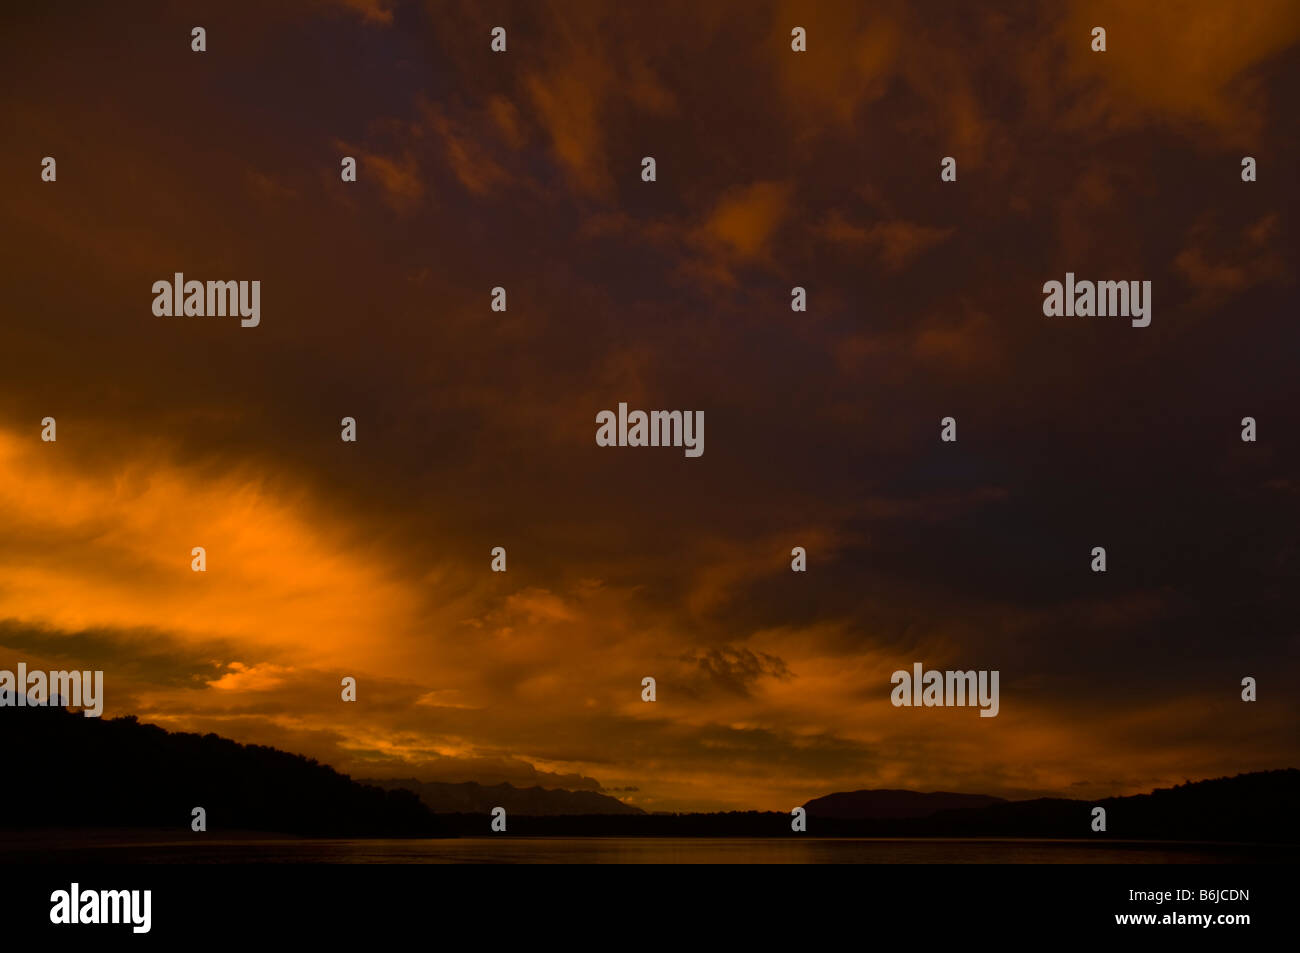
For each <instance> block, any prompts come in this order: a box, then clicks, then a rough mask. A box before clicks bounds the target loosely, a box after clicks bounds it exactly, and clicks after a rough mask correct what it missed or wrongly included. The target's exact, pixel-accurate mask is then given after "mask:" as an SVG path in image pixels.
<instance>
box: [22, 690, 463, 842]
mask: <svg viewBox="0 0 1300 953" xmlns="http://www.w3.org/2000/svg"><path fill="white" fill-rule="evenodd" d="M0 751H3V752H4V756H5V759H6V763H7V764H8V765H10V768H11V770H10V771H9V772H8V776H7V778H6V780H5V783H4V784H3V785H0V827H6V828H32V827H154V828H175V829H177V830H182V831H188V830H190V823H191V810H192V809H193V808H195V807H202V808H204V810H205V811H206V812H207V829H208V831H209V832H217V831H223V830H257V831H279V832H284V833H288V834H305V835H333V836H354V837H361V836H367V837H384V836H405V837H415V836H428V835H433V834H436V833H437V832H438V831H439V826H438V823H437V821H436V820H435V819H434V816H433V813H432V812H431V811H430V810H429V809H428V808H427V807H425V806H424V805H423V804H422V803H420V799H419V798H418V797H417V796H416V795H414V794H412V793H411V792H409V791H400V790H396V791H384V790H381V789H379V788H375V787H367V786H365V785H361V784H357V783H356V782H354V781H352V780H351V779H349V778H348V777H347V776H346V775H342V774H339V773H338V772H337V771H335V770H334V769H333V768H330V767H328V766H327V765H323V764H320V763H318V762H316V761H313V760H311V759H310V758H304V757H302V756H301V755H296V754H289V753H288V752H284V751H279V750H277V749H275V748H268V747H263V746H261V745H242V744H239V743H238V742H235V741H231V740H229V739H227V738H222V737H219V736H218V735H215V734H206V735H198V734H189V733H185V732H170V731H166V730H164V729H162V728H159V727H158V726H156V725H148V724H141V723H140V722H139V721H138V720H137V719H136V718H135V717H134V716H128V717H125V718H113V719H102V720H101V719H98V718H86V717H84V716H82V715H81V714H79V713H78V714H74V713H71V712H68V711H66V710H64V709H62V708H0ZM194 836H195V837H200V836H202V835H201V834H198V833H196V834H195V835H194Z"/></svg>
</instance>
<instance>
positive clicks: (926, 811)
mask: <svg viewBox="0 0 1300 953" xmlns="http://www.w3.org/2000/svg"><path fill="white" fill-rule="evenodd" d="M1002 802H1003V799H1002V798H1000V797H993V796H991V795H988V794H949V793H948V792H946V791H934V792H932V793H929V794H922V793H920V792H919V791H902V790H894V789H889V788H882V789H879V790H869V791H845V792H841V793H838V794H828V795H826V796H825V797H818V798H813V799H812V800H811V801H809V802H808V803H807V804H805V805H804V810H805V811H807V812H808V816H809V817H833V818H842V819H850V820H851V819H859V818H903V817H929V816H930V815H932V814H937V813H939V812H940V811H946V810H954V809H958V808H979V807H988V806H989V805H991V804H998V803H1002Z"/></svg>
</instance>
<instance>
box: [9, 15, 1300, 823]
mask: <svg viewBox="0 0 1300 953" xmlns="http://www.w3.org/2000/svg"><path fill="white" fill-rule="evenodd" d="M5 18H6V21H7V22H6V26H5V29H4V30H2V31H0V63H3V64H4V65H3V67H0V71H3V74H4V76H5V79H6V82H5V83H4V84H3V85H0V109H3V111H4V114H5V115H6V117H7V118H8V122H7V126H6V134H7V140H8V141H10V142H12V143H13V148H11V149H7V150H5V152H4V154H3V155H0V175H2V176H3V178H4V181H5V182H6V184H7V187H6V189H4V190H3V191H0V222H2V223H3V225H4V235H5V256H6V269H5V274H6V279H5V282H4V289H5V297H4V306H3V307H4V317H3V321H0V367H2V368H3V371H4V373H3V374H2V375H0V668H3V667H6V666H11V665H12V663H14V662H16V661H17V660H20V659H22V660H26V661H28V662H29V663H30V664H41V665H55V663H58V664H57V665H56V666H55V667H78V668H102V669H104V670H105V672H106V679H105V691H106V708H105V714H106V715H110V716H111V715H120V714H135V715H138V716H140V717H141V718H142V719H144V720H148V721H154V722H157V723H159V724H162V725H165V726H167V727H169V728H184V729H189V730H199V731H216V732H219V733H221V734H225V735H228V736H230V737H234V738H236V739H238V740H241V741H246V742H259V743H264V744H274V745H277V746H280V747H283V748H286V749H289V750H292V751H297V752H302V753H304V754H307V755H310V756H313V757H316V758H319V759H321V760H323V761H326V762H328V763H330V764H333V765H335V766H336V767H338V768H340V769H341V770H344V771H347V772H350V773H353V774H356V775H360V776H366V775H371V776H406V777H410V776H416V777H421V778H429V779H441V780H478V781H482V782H485V783H496V782H498V781H511V782H513V783H518V784H535V783H541V784H546V785H548V786H557V787H558V786H568V787H575V788H581V789H584V790H600V789H604V790H609V791H616V792H618V794H619V796H622V797H624V798H626V799H627V800H628V801H630V802H632V803H635V804H638V805H640V806H642V807H645V808H647V809H651V810H659V809H665V810H675V809H685V808H715V807H717V808H728V809H730V808H765V809H766V808H774V809H781V810H788V809H789V808H790V807H792V806H793V805H795V804H798V803H802V802H803V801H805V800H807V799H808V798H810V797H813V796H817V795H820V794H824V793H827V792H829V791H832V790H844V789H852V788H858V787H870V786H879V787H911V788H918V789H924V790H934V789H945V790H969V791H983V792H987V793H992V794H1026V793H1034V794H1037V793H1055V794H1068V793H1071V792H1074V793H1075V794H1078V793H1079V792H1084V793H1086V794H1087V795H1089V796H1091V795H1098V796H1100V795H1110V794H1119V793H1129V792H1133V791H1137V790H1143V789H1149V788H1150V787H1151V786H1153V784H1167V783H1171V782H1178V781H1182V780H1184V779H1185V778H1199V777H1205V776H1217V775H1222V774H1230V773H1235V772H1237V771H1247V770H1254V769H1263V768H1274V767H1282V766H1287V765H1293V764H1294V758H1295V744H1294V742H1295V734H1294V724H1295V721H1296V719H1297V717H1298V716H1300V706H1298V704H1297V701H1296V695H1295V693H1294V692H1293V691H1291V690H1290V688H1289V686H1291V685H1293V684H1294V683H1295V681H1296V679H1297V678H1300V667H1298V664H1297V658H1300V655H1298V654H1297V652H1296V648H1297V643H1296V635H1295V628H1294V611H1293V603H1294V598H1293V596H1294V592H1295V589H1296V585H1297V583H1298V582H1300V579H1298V578H1297V577H1300V560H1298V557H1297V550H1296V545H1295V541H1294V528H1295V526H1297V525H1300V493H1297V492H1295V487H1296V485H1297V482H1298V481H1297V476H1296V474H1297V467H1300V453H1298V452H1297V444H1296V441H1295V439H1294V435H1295V434H1296V433H1297V432H1300V400H1297V397H1300V393H1298V391H1297V385H1296V373H1295V366H1294V365H1295V353H1296V344H1297V343H1300V342H1297V337H1296V330H1295V320H1294V315H1295V313H1296V307H1295V304H1296V302H1295V292H1296V284H1295V280H1294V274H1295V266H1294V263H1295V261H1296V260H1297V251H1298V249H1297V244H1298V243H1297V239H1296V226H1295V221H1294V216H1293V215H1292V214H1291V210H1292V209H1294V208H1296V207H1300V202H1298V201H1297V199H1298V197H1300V196H1297V190H1298V189H1300V185H1298V184H1297V182H1296V179H1295V176H1294V174H1292V170H1293V169H1294V165H1295V162H1294V156H1295V155H1296V152H1297V148H1298V147H1300V128H1298V127H1297V125H1296V123H1294V121H1292V120H1291V117H1290V114H1289V112H1288V110H1289V105H1290V104H1289V99H1288V96H1289V94H1290V93H1291V91H1292V90H1293V89H1294V88H1295V87H1296V84H1297V81H1298V73H1300V51H1298V49H1297V40H1298V39H1300V26H1298V22H1300V16H1298V15H1297V8H1296V6H1295V4H1293V3H1283V2H1276V3H1275V2H1271V0H1270V2H1260V3H1252V4H1249V5H1245V6H1241V5H1238V6H1233V5H1230V4H1229V5H1225V4H1222V3H1199V2H1198V3H1190V2H1189V3H1180V4H1172V5H1141V4H1132V3H1120V2H1116V3H1103V4H1095V3H1089V4H1083V3H1080V4H1070V5H1054V4H1044V5H1035V6H1030V5H1019V4H1010V5H1006V6H1005V8H1004V9H1001V10H996V9H992V8H986V7H985V6H982V5H967V6H964V7H962V8H961V9H960V10H955V11H953V12H952V13H951V14H950V15H945V16H942V17H939V16H934V15H933V14H932V13H930V12H929V11H927V10H925V9H923V8H920V7H918V6H917V5H915V4H904V3H902V2H886V3H872V4H864V3H859V2H852V0H844V2H825V3H815V4H809V3H802V2H801V3H793V2H791V3H759V4H757V5H756V4H753V3H748V4H742V3H738V2H736V3H719V4H700V3H696V2H685V0H682V2H677V0H670V2H667V3H663V4H650V5H636V4H613V3H594V2H591V3H589V2H576V0H575V2H555V3H536V2H531V0H528V2H523V0H521V2H515V3H505V4H497V5H493V6H492V7H491V8H490V9H488V8H485V7H484V6H483V5H482V4H478V3H473V2H469V0H465V2H458V3H444V2H429V3H415V2H398V0H393V2H387V0H320V2H316V0H311V2H307V0H304V2H301V3H297V4H293V5H285V6H282V7H281V6H277V7H276V8H275V9H274V10H265V11H263V10H253V9H252V8H243V7H238V6H231V5H226V4H211V5H208V6H207V7H200V8H199V9H191V8H189V7H186V8H185V10H184V16H183V17H182V16H181V10H180V8H178V7H176V6H175V5H174V4H157V5H155V6H153V7H151V8H149V9H142V10H140V11H138V12H137V13H135V14H133V20H132V26H131V27H130V29H129V31H127V32H124V29H125V28H124V26H123V24H122V23H121V22H120V19H121V18H120V16H117V15H116V14H114V13H113V11H111V10H103V11H94V10H84V11H71V10H68V9H66V8H63V7H55V8H50V9H48V10H46V9H45V8H42V9H41V11H40V12H39V13H35V12H32V11H30V10H27V9H25V8H22V7H21V6H15V7H14V9H12V10H8V11H6V13H5ZM194 23H205V24H206V25H207V26H208V29H209V39H208V52H206V53H203V54H198V53H192V52H191V51H190V49H189V42H188V36H189V33H188V31H189V28H190V27H191V26H192V25H193V24H194ZM497 25H503V26H505V27H506V28H507V30H508V32H509V50H508V52H506V53H502V54H497V53H493V52H492V51H491V50H490V47H489V42H490V32H489V31H490V30H491V28H492V27H493V26H497ZM1097 25H1102V26H1105V27H1106V28H1107V30H1108V47H1107V52H1106V53H1104V54H1095V53H1093V52H1092V51H1091V50H1090V31H1091V29H1092V27H1093V26H1097ZM794 26H803V27H805V28H806V29H807V31H808V52H807V53H802V54H796V53H793V52H791V50H790V30H791V29H792V28H793V27H794ZM128 34H129V35H128ZM125 49H129V50H130V54H131V55H130V56H124V55H123V54H122V51H123V50H125ZM70 51H75V53H76V55H75V56H74V55H70ZM52 59H57V60H58V62H59V64H60V65H59V69H58V70H55V71H51V70H50V69H49V68H48V64H49V63H50V62H51V61H52ZM46 155H49V156H54V157H56V158H57V161H58V179H57V182H54V183H48V182H42V181H41V180H40V176H39V173H40V165H39V164H40V159H41V158H42V157H43V156H46ZM345 155H351V156H354V157H355V158H356V159H357V167H358V181H357V182H355V183H345V182H342V181H341V180H340V176H339V172H340V161H341V159H342V157H343V156H345ZM1246 155H1250V156H1253V157H1255V158H1256V159H1257V160H1258V164H1259V180H1258V181H1257V182H1255V183H1244V182H1242V181H1241V178H1240V169H1241V159H1242V157H1243V156H1246ZM645 156H653V157H655V159H656V162H657V172H658V176H657V180H656V181H655V182H644V181H642V179H641V174H640V173H641V161H642V158H643V157H645ZM945 156H952V157H954V158H955V159H956V163H957V181H956V182H943V181H941V180H940V177H939V172H940V162H941V160H942V158H943V157H945ZM176 272H184V273H185V275H186V276H187V277H192V278H194V279H197V280H235V279H256V280H259V281H261V283H262V284H261V288H262V322H261V324H260V326H259V327H257V328H252V329H245V328H241V327H240V326H239V323H238V320H237V319H226V318H217V317H210V318H199V317H189V318H183V317H182V318H164V317H157V316H155V315H153V313H152V311H151V308H150V303H151V300H152V298H151V294H150V288H151V286H152V283H153V282H155V281H157V280H159V279H166V280H170V279H171V277H172V276H173V274H174V273H176ZM1066 272H1075V273H1077V274H1078V275H1079V277H1081V278H1086V279H1116V280H1138V279H1142V280H1150V281H1152V283H1153V289H1154V290H1153V301H1154V315H1153V321H1152V324H1151V326H1150V327H1149V328H1144V329H1137V328H1132V327H1130V326H1129V324H1128V322H1127V321H1125V320H1118V319H1117V320H1111V319H1086V318H1079V319H1070V318H1045V317H1044V316H1043V313H1042V287H1043V283H1044V282H1046V281H1049V280H1058V281H1059V280H1062V279H1063V277H1064V275H1065V274H1066ZM794 286H800V287H803V288H805V289H806V291H807V296H808V297H807V300H808V310H807V311H805V312H793V311H791V307H790V302H791V289H792V288H793V287H794ZM495 287H502V288H505V289H506V291H507V294H508V308H507V310H506V311H504V312H500V311H493V310H491V309H490V301H491V292H492V289H493V288H495ZM619 402H628V403H629V405H630V406H632V407H643V408H668V409H688V408H689V409H701V410H703V411H704V412H705V416H706V421H707V427H706V436H707V441H706V451H705V453H704V455H703V456H702V457H700V458H698V459H689V458H685V457H684V456H683V455H682V453H681V451H680V450H674V451H660V450H658V449H652V448H644V449H642V448H624V449H611V448H602V447H598V446H596V445H595V442H594V436H595V430H596V427H595V417H596V414H597V413H598V412H599V411H601V410H604V409H609V408H615V407H617V405H618V403H619ZM46 416H53V417H55V418H56V419H57V422H58V440H57V441H56V442H44V441H42V440H41V439H40V433H41V423H40V422H41V420H42V418H44V417H46ZM345 416H350V417H353V418H355V419H356V421H357V428H358V431H357V432H358V439H357V442H356V443H344V442H343V441H341V440H340V426H341V425H340V421H341V419H342V418H343V417H345ZM946 416H953V417H955V418H956V419H957V424H958V434H959V439H958V441H957V442H956V443H952V444H949V443H941V442H940V440H939V427H940V424H939V422H940V420H941V419H942V418H944V417H946ZM1245 416H1252V417H1254V418H1256V420H1257V421H1258V425H1259V440H1258V441H1257V442H1256V443H1243V442H1242V441H1241V440H1240V438H1239V434H1240V427H1241V423H1240V421H1241V419H1242V418H1243V417H1245ZM1098 545H1102V546H1105V547H1106V548H1107V551H1108V556H1109V567H1108V571H1107V572H1106V573H1105V574H1099V573H1092V572H1090V571H1089V568H1088V566H1089V553H1090V550H1091V549H1092V547H1094V546H1098ZM195 546H202V547H204V548H205V549H206V552H207V571H206V572H204V573H195V572H192V571H191V568H190V561H191V558H192V557H191V550H192V548H193V547H195ZM496 546H503V547H505V548H506V549H507V552H508V571H507V572H506V573H504V574H502V573H493V572H491V571H490V568H489V567H490V563H491V555H490V554H491V551H492V549H493V547H496ZM796 546H801V547H804V548H805V550H806V552H807V567H808V571H807V572H804V573H795V572H792V571H791V566H790V562H791V558H792V556H791V551H792V549H793V548H794V547H796ZM915 661H922V662H924V663H925V664H926V666H927V667H931V668H958V669H962V670H966V669H998V670H1000V672H1001V696H1002V697H1001V710H1000V713H999V715H998V716H997V717H996V718H980V717H978V714H977V713H976V712H975V711H974V710H973V709H970V708H953V709H912V708H895V707H893V706H892V705H891V704H890V701H889V690H890V675H891V673H892V672H893V671H895V670H896V669H900V668H903V669H907V668H909V667H910V666H911V664H912V663H913V662H915ZM1247 675H1250V676H1254V677H1257V678H1258V679H1259V680H1260V695H1259V701H1258V702H1256V703H1254V704H1251V705H1248V704H1245V703H1243V702H1241V701H1240V700H1239V691H1240V688H1239V686H1240V680H1241V678H1242V677H1244V676H1247ZM647 676H650V677H654V678H655V679H656V683H657V700H656V701H655V702H653V703H651V702H644V701H642V700H641V685H642V679H644V678H645V677H647ZM344 677H353V678H356V679H357V684H358V696H357V701H356V702H344V701H343V700H342V699H341V697H340V682H341V680H342V679H343V678H344Z"/></svg>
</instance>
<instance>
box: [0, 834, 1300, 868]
mask: <svg viewBox="0 0 1300 953" xmlns="http://www.w3.org/2000/svg"><path fill="white" fill-rule="evenodd" d="M199 836H201V835H195V837H194V838H193V839H191V838H189V837H187V838H185V839H183V840H178V839H175V838H174V837H168V838H166V839H164V838H163V837H161V836H158V837H155V838H154V839H150V838H149V835H147V834H146V835H141V834H128V835H115V834H113V833H104V832H96V833H93V834H78V833H72V832H67V833H64V834H60V835H51V834H49V833H43V834H41V835H30V834H21V835H0V861H6V862H15V861H21V862H42V861H44V862H52V863H69V862H71V863H95V862H103V863H310V864H335V863H338V864H460V863H510V864H548V863H578V864H815V863H845V864H962V863H979V864H988V863H1008V864H1042V863H1047V864H1116V863H1122V864H1168V863H1181V864H1189V863H1190V864H1195V863H1258V862H1265V863H1270V862H1272V863H1288V862H1289V863H1294V862H1295V860H1296V850H1295V848H1282V847H1259V846H1250V845H1211V844H1191V845H1184V844H1170V843H1163V842H1150V841H1129V842H1111V843H1108V844H1105V845H1098V844H1097V843H1096V842H1090V841H1028V840H971V839H946V840H936V839H926V840H905V839H894V838H816V837H800V838H793V837H791V838H780V839H777V838H741V837H736V838H710V837H699V838H679V837H553V838H551V837H548V838H542V837H509V836H497V837H462V838H456V839H447V840H291V839H278V838H273V837H259V836H250V837H248V838H227V839H221V840H217V839H212V840H208V841H207V842H206V843H198V842H196V840H197V838H198V837H199Z"/></svg>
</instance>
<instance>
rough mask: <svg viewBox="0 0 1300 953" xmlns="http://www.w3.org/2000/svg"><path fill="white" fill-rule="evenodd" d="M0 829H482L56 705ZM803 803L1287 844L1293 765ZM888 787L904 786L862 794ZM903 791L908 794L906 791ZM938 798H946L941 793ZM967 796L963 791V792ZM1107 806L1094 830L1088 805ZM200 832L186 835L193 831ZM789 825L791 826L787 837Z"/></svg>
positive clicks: (748, 824) (568, 831)
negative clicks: (962, 802)
mask: <svg viewBox="0 0 1300 953" xmlns="http://www.w3.org/2000/svg"><path fill="white" fill-rule="evenodd" d="M0 751H3V753H4V757H5V763H6V765H7V766H8V768H9V771H8V773H7V775H6V778H5V783H4V784H0V827H3V828H19V829H24V828H25V829H30V828H39V827H60V828H70V827H100V828H125V827H150V828H171V829H175V830H179V831H188V830H189V829H190V822H191V810H192V809H193V808H195V807H202V808H204V809H205V811H206V812H207V828H208V831H209V832H212V833H215V832H218V831H233V830H257V831H274V832H281V833H286V834H301V835H317V836H348V837H385V836H393V837H422V836H433V835H439V834H441V835H443V836H447V835H452V836H454V835H475V836H482V835H487V834H490V833H491V818H490V816H489V815H488V814H486V813H446V814H437V815H435V814H434V813H433V812H432V811H431V810H430V809H429V808H428V807H427V806H426V805H425V804H423V803H421V801H420V798H419V797H418V796H417V795H416V794H415V793H413V792H411V791H407V790H402V789H394V790H382V789H380V788H378V787H373V786H370V785H364V784H358V783H357V782H355V781H352V780H351V779H350V778H348V777H347V776H346V775H342V774H339V773H338V772H337V771H335V770H334V769H333V768H330V767H328V766H327V765H323V764H320V763H318V762H316V761H313V760H311V759H309V758H304V757H302V756H301V755H295V754H289V753H287V752H284V751H279V750H276V749H275V748H268V747H263V746H260V745H242V744H239V743H238V742H235V741H231V740H229V739H226V738H221V737H219V736H217V735H214V734H207V735H197V734H189V733H184V732H169V731H165V730H164V729H162V728H159V727H157V726H155V725H146V724H141V723H140V722H138V721H137V720H136V719H135V718H134V717H127V718H115V719H111V720H101V719H98V718H86V717H84V716H82V715H81V714H74V713H71V712H68V711H65V710H63V709H61V708H10V707H4V708H0ZM872 793H873V792H853V795H852V796H851V797H850V796H848V795H846V796H844V797H837V798H834V799H826V798H818V799H815V800H812V801H810V802H809V808H810V810H809V816H808V821H807V824H808V829H807V834H808V836H812V837H837V836H838V837H1034V838H1053V839H1057V838H1060V839H1070V840H1075V839H1096V840H1102V839H1117V840H1118V839H1155V840H1181V841H1237V842H1248V843H1280V844H1296V843H1300V813H1297V811H1296V808H1295V805H1296V804H1297V803H1300V771H1298V770H1296V769H1288V770H1282V771H1264V772H1258V773H1254V774H1242V775H1237V776H1236V777H1232V778H1218V779H1214V780H1209V781H1198V782H1192V783H1187V784H1180V785H1177V786H1175V787H1173V788H1165V789H1161V790H1157V791H1153V792H1152V793H1151V794H1141V795H1135V796H1131V797H1115V798H1104V799H1101V800H1096V801H1076V800H1067V799H1060V798H1040V799H1036V800H1029V801H999V802H996V803H993V804H990V805H987V806H982V807H963V808H951V809H947V810H941V811H937V812H935V813H932V814H929V815H927V816H912V817H895V818H889V819H881V818H868V817H859V818H853V817H827V816H819V815H818V814H817V813H816V812H817V807H818V804H819V803H821V804H828V803H830V804H834V803H840V804H841V807H840V808H839V809H841V810H842V809H843V808H842V802H844V801H846V800H847V801H849V802H852V801H853V800H854V799H857V800H858V801H859V802H860V803H862V804H864V805H870V804H872V803H877V802H879V801H880V798H879V797H874V798H872V797H865V798H864V797H861V795H866V794H872ZM874 793H875V794H876V795H881V794H884V795H889V796H890V797H891V798H892V799H893V800H897V799H898V795H900V794H901V793H907V792H893V791H891V792H874ZM917 797H923V796H916V797H913V798H912V799H911V800H917ZM943 797H944V798H952V797H956V796H955V795H943ZM962 797H965V796H962ZM1095 807H1103V808H1105V810H1106V831H1105V832H1104V833H1100V832H1093V830H1092V811H1093V808H1095ZM790 822H791V816H790V815H789V814H787V813H781V812H762V811H732V812H727V813H715V814H572V815H558V816H555V815H553V816H535V815H526V814H521V813H509V814H508V816H507V834H508V835H541V836H545V835H551V836H588V835H590V836H599V835H628V836H677V837H695V836H698V837H789V836H792V831H791V826H790ZM196 836H197V835H196ZM793 836H799V835H793Z"/></svg>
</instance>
